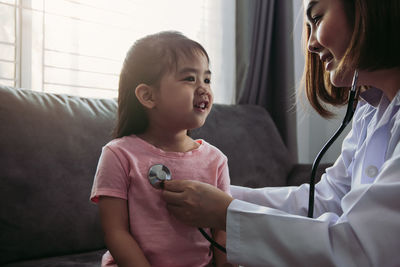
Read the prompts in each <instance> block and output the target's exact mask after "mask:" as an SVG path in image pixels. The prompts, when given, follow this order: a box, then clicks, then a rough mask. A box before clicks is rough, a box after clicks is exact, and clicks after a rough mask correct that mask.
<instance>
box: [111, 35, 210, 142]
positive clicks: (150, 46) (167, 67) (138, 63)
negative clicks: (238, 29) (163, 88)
mask: <svg viewBox="0 0 400 267" xmlns="http://www.w3.org/2000/svg"><path fill="white" fill-rule="evenodd" d="M198 53H201V54H204V56H206V58H207V61H208V62H209V57H208V54H207V52H206V50H205V49H204V48H203V46H201V45H200V44H199V43H197V42H195V41H193V40H191V39H189V38H187V37H186V36H184V35H183V34H181V33H179V32H175V31H164V32H159V33H156V34H152V35H148V36H146V37H144V38H142V39H139V40H137V41H136V42H135V43H134V44H133V46H132V47H131V48H130V49H129V51H128V53H127V55H126V58H125V61H124V63H123V66H122V70H121V74H120V77H119V87H118V117H117V125H116V127H115V128H114V132H113V137H114V138H119V137H123V136H127V135H131V134H141V133H143V132H144V131H145V130H146V129H147V127H148V123H149V122H148V117H147V114H146V111H145V109H144V107H143V106H142V104H141V103H140V102H139V100H138V99H137V98H136V95H135V88H136V87H137V86H138V85H139V84H147V85H149V86H158V85H159V82H160V80H161V78H162V77H163V75H164V74H166V73H168V72H171V71H174V68H175V70H176V68H177V64H178V61H179V59H180V58H182V57H193V56H195V55H198Z"/></svg>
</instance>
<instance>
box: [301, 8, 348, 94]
mask: <svg viewBox="0 0 400 267" xmlns="http://www.w3.org/2000/svg"><path fill="white" fill-rule="evenodd" d="M304 10H305V11H306V16H307V27H309V32H310V35H309V37H308V38H309V39H308V50H309V51H310V52H312V53H315V54H317V55H319V58H320V60H321V61H322V62H323V65H324V67H325V70H326V71H328V72H329V74H330V80H331V83H332V84H333V85H335V86H336V87H344V86H349V85H350V84H351V79H352V73H351V74H347V75H344V76H339V75H338V74H337V67H338V66H339V63H340V60H341V59H342V58H343V56H344V54H345V52H346V49H347V47H348V45H349V43H350V39H351V35H352V29H351V27H350V24H349V22H348V18H347V16H346V12H345V9H344V3H343V0H304Z"/></svg>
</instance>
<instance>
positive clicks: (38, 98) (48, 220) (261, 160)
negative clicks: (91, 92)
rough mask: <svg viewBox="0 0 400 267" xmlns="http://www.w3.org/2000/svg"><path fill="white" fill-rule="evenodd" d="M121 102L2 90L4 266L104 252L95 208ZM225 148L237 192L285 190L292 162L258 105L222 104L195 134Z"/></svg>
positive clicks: (0, 228)
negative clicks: (100, 168) (96, 182)
mask: <svg viewBox="0 0 400 267" xmlns="http://www.w3.org/2000/svg"><path fill="white" fill-rule="evenodd" d="M116 109H117V103H116V101H115V100H112V99H89V98H80V97H74V96H66V95H56V94H50V93H40V92H35V91H30V90H23V89H14V88H9V87H4V86H0V127H1V128H0V129H1V130H0V203H1V204H0V255H1V256H0V265H1V264H2V263H6V262H11V261H14V260H17V259H18V260H22V259H29V258H35V257H43V256H51V255H63V254H67V253H75V252H82V251H90V250H94V249H100V248H103V247H104V242H103V239H102V232H101V228H100V223H99V217H98V212H97V207H96V206H95V205H94V204H92V203H90V202H89V195H90V190H91V186H92V182H93V177H94V174H95V170H96V166H97V161H98V158H99V156H100V153H101V148H102V146H103V145H105V144H106V143H107V142H108V141H109V140H111V131H112V129H113V127H114V124H115V117H116ZM192 135H193V137H195V138H203V139H205V140H207V141H208V142H209V143H211V144H213V145H215V146H217V147H218V148H220V149H221V150H222V151H223V152H224V153H225V154H226V155H227V156H228V160H229V162H228V163H229V168H230V175H231V181H232V183H233V184H237V185H247V186H253V187H259V186H278V185H285V183H286V177H287V174H288V172H289V171H290V167H291V164H292V163H291V162H290V161H289V157H288V152H287V150H286V148H285V146H284V145H283V142H282V140H281V138H280V137H279V134H278V132H277V130H276V128H275V126H274V124H273V122H272V120H271V118H270V116H269V114H268V113H267V112H266V111H265V110H264V109H262V108H260V107H256V106H246V105H244V106H239V105H236V106H235V105H234V106H229V105H218V104H215V105H214V108H213V111H212V112H211V114H210V116H209V118H208V120H207V122H206V124H205V125H204V126H203V127H202V128H200V129H197V130H194V131H192Z"/></svg>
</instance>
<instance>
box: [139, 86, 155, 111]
mask: <svg viewBox="0 0 400 267" xmlns="http://www.w3.org/2000/svg"><path fill="white" fill-rule="evenodd" d="M135 95H136V97H137V99H138V100H139V102H140V103H141V104H142V105H143V106H144V107H146V108H148V109H151V108H154V107H155V105H156V103H155V101H154V88H153V87H151V86H148V85H147V84H144V83H141V84H139V85H138V86H137V87H136V88H135Z"/></svg>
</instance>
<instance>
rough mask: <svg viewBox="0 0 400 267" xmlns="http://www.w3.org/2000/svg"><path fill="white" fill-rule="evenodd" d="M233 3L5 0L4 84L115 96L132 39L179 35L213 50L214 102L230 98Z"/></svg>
mask: <svg viewBox="0 0 400 267" xmlns="http://www.w3.org/2000/svg"><path fill="white" fill-rule="evenodd" d="M234 2H235V1H230V0H218V1H216V0H168V1H164V0H113V1H110V0H14V1H11V0H7V1H4V0H0V12H1V14H0V15H1V18H0V20H1V23H2V25H3V27H2V28H1V31H0V48H1V50H0V51H1V52H0V53H1V54H0V64H1V65H0V82H1V83H3V84H7V85H10V86H16V87H18V86H21V87H27V88H30V89H33V90H39V91H44V92H54V93H65V94H72V95H79V96H88V97H116V96H117V87H118V79H119V72H120V69H121V66H122V62H123V60H124V58H125V54H126V52H127V50H128V49H129V47H130V46H131V45H132V44H133V43H134V41H135V40H137V39H138V38H141V37H143V36H145V35H148V34H151V33H155V32H158V31H161V30H177V31H181V32H182V33H184V34H185V35H186V36H188V37H189V38H192V39H194V40H196V41H198V42H200V43H201V44H202V45H204V47H205V48H206V50H207V51H208V53H209V55H210V58H211V71H212V72H213V77H212V85H213V88H214V94H215V99H216V100H217V102H222V103H229V102H232V100H233V94H234V89H235V88H234V87H233V86H234V80H235V77H234V75H235V70H234V66H235V62H234V58H235V41H234V38H235V35H234V28H235V20H234V17H235V6H234V5H235V3H234Z"/></svg>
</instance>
